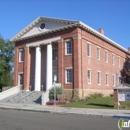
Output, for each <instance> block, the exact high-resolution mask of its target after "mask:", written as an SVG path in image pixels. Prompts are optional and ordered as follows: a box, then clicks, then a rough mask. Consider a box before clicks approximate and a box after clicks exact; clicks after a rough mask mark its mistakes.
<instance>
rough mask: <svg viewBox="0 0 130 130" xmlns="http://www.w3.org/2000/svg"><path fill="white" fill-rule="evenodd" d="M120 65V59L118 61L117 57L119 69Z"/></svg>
mask: <svg viewBox="0 0 130 130" xmlns="http://www.w3.org/2000/svg"><path fill="white" fill-rule="evenodd" d="M120 65H121V59H120V56H118V66H119V67H120Z"/></svg>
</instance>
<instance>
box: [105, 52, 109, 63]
mask: <svg viewBox="0 0 130 130" xmlns="http://www.w3.org/2000/svg"><path fill="white" fill-rule="evenodd" d="M106 52H107V53H106ZM106 54H107V55H106ZM105 62H106V63H108V51H107V50H105Z"/></svg>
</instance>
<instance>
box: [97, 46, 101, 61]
mask: <svg viewBox="0 0 130 130" xmlns="http://www.w3.org/2000/svg"><path fill="white" fill-rule="evenodd" d="M97 60H100V48H99V47H97Z"/></svg>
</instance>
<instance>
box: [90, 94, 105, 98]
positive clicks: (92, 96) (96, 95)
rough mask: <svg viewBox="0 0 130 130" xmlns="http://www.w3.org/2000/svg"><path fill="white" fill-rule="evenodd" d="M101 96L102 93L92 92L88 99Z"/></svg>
mask: <svg viewBox="0 0 130 130" xmlns="http://www.w3.org/2000/svg"><path fill="white" fill-rule="evenodd" d="M101 97H103V94H102V93H93V94H90V96H89V99H96V98H101Z"/></svg>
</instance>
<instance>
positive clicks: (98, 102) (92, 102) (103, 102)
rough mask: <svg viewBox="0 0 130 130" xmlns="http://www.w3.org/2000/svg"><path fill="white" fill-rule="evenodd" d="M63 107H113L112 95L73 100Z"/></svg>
mask: <svg viewBox="0 0 130 130" xmlns="http://www.w3.org/2000/svg"><path fill="white" fill-rule="evenodd" d="M64 107H77V108H103V109H104V108H106V109H113V108H114V99H113V97H101V98H97V99H88V100H86V101H74V102H71V103H69V104H67V105H65V106H64Z"/></svg>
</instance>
